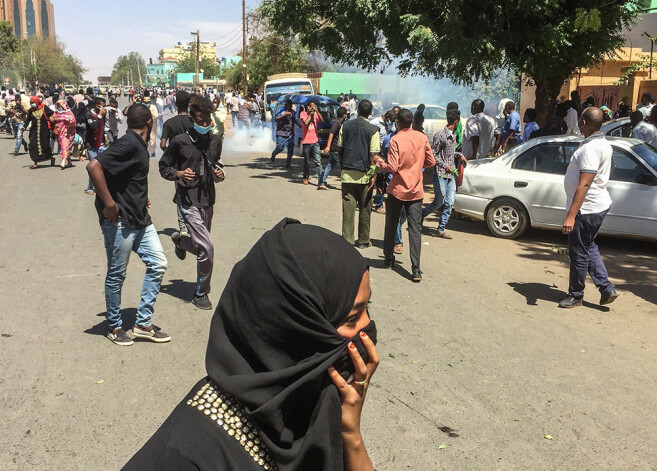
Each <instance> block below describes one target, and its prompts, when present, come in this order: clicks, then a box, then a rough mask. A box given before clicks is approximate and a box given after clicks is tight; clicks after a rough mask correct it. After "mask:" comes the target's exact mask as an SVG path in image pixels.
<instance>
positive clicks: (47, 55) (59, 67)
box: [14, 36, 86, 86]
mask: <svg viewBox="0 0 657 471" xmlns="http://www.w3.org/2000/svg"><path fill="white" fill-rule="evenodd" d="M14 66H15V67H16V68H17V69H18V71H20V72H22V74H23V76H24V77H25V80H26V81H27V82H28V83H30V84H31V85H32V86H34V85H36V84H37V83H40V84H51V85H54V84H57V83H79V82H80V81H81V80H82V75H83V74H84V72H85V71H86V70H85V69H84V68H83V67H82V64H81V63H80V61H79V60H78V59H77V58H76V57H74V56H72V55H71V54H67V53H66V46H65V45H64V44H63V43H61V42H58V41H53V40H52V39H49V38H42V37H40V36H35V37H33V38H30V39H28V40H22V41H21V51H20V53H16V54H14Z"/></svg>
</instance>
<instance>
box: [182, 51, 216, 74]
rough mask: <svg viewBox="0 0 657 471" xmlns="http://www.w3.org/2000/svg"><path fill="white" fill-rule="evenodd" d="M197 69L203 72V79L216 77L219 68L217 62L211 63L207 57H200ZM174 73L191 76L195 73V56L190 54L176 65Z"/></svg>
mask: <svg viewBox="0 0 657 471" xmlns="http://www.w3.org/2000/svg"><path fill="white" fill-rule="evenodd" d="M199 68H200V69H201V70H202V71H203V76H204V77H206V78H207V77H218V76H219V74H220V68H219V65H218V64H217V61H216V60H215V61H212V60H210V59H208V58H207V57H203V56H201V58H200V60H199ZM176 72H177V73H180V74H192V73H195V72H196V56H195V55H194V54H192V53H191V52H190V53H189V54H187V55H185V57H184V58H183V59H181V60H179V61H178V64H176Z"/></svg>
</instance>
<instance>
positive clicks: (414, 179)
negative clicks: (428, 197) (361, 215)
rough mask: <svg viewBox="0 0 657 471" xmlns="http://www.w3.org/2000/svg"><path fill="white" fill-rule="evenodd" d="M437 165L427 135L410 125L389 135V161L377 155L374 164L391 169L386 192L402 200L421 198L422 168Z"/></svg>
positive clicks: (387, 170)
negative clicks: (390, 136)
mask: <svg viewBox="0 0 657 471" xmlns="http://www.w3.org/2000/svg"><path fill="white" fill-rule="evenodd" d="M434 165H436V160H435V159H434V157H433V152H432V151H431V146H430V145H429V139H428V138H427V136H426V135H424V134H423V133H421V132H420V131H414V130H413V129H411V128H408V129H401V130H399V131H397V134H395V135H394V136H393V137H392V139H390V148H389V149H388V161H387V162H386V161H385V160H383V159H381V158H378V159H377V160H376V166H377V167H379V168H380V169H381V170H385V171H386V172H390V173H392V179H391V180H390V183H388V194H391V195H392V196H394V197H395V198H397V199H398V200H401V201H416V200H421V199H422V198H424V186H423V184H422V169H423V168H429V167H433V166H434Z"/></svg>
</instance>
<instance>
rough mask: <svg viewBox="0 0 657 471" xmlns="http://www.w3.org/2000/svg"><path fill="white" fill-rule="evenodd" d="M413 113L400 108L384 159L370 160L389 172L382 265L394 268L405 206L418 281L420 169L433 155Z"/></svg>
mask: <svg viewBox="0 0 657 471" xmlns="http://www.w3.org/2000/svg"><path fill="white" fill-rule="evenodd" d="M412 123H413V113H411V112H410V110H407V109H402V110H400V111H399V114H398V115H397V120H396V122H395V125H396V128H397V134H395V136H394V137H393V138H392V139H390V148H389V150H388V160H387V161H386V160H385V159H383V157H381V156H380V155H375V156H374V158H373V163H374V164H375V165H376V166H377V167H378V168H380V169H381V170H384V171H386V172H390V173H391V174H392V179H391V180H390V182H389V183H388V190H387V193H388V200H387V203H386V228H385V235H384V238H383V255H384V257H385V261H384V265H385V267H386V268H394V265H395V255H394V252H393V250H394V244H395V232H396V230H397V224H398V223H399V214H400V213H401V210H402V208H405V209H406V215H407V217H408V232H409V236H408V238H409V245H410V249H411V250H410V252H411V266H412V269H413V276H412V280H413V281H414V282H416V283H419V282H420V281H422V271H421V270H420V252H421V250H422V201H423V199H424V188H423V185H422V169H424V168H429V167H433V166H434V165H436V160H435V159H434V157H433V152H432V151H431V146H430V145H429V139H428V138H427V136H426V135H425V134H424V133H421V132H419V131H415V130H413V129H411V124H412Z"/></svg>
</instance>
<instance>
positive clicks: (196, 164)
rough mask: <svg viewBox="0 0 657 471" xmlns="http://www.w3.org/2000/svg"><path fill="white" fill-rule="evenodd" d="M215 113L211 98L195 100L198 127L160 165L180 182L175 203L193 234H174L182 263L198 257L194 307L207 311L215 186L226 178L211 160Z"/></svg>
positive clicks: (177, 140)
mask: <svg viewBox="0 0 657 471" xmlns="http://www.w3.org/2000/svg"><path fill="white" fill-rule="evenodd" d="M212 111H213V107H212V102H211V101H210V100H209V99H208V98H204V97H200V96H196V97H194V98H192V100H191V101H190V103H189V114H190V116H191V118H192V120H193V126H194V127H193V129H190V130H189V131H187V132H185V133H184V134H180V135H178V136H176V137H175V138H173V140H172V141H170V145H169V147H167V150H166V151H165V152H164V155H163V156H162V158H161V159H160V164H159V167H160V175H162V177H164V178H165V179H167V180H171V181H175V182H176V194H175V196H174V198H173V201H174V203H176V204H177V205H178V207H179V209H180V212H181V213H182V214H183V217H184V219H185V225H186V226H187V231H188V232H189V236H187V235H184V236H183V235H181V234H180V233H179V232H174V233H173V234H172V235H171V240H172V241H173V243H174V245H175V246H176V256H177V257H178V258H180V259H181V260H182V259H183V258H185V253H186V252H189V253H192V254H194V255H196V260H197V262H198V264H197V267H198V268H197V284H196V291H195V293H194V297H193V298H192V304H194V305H195V306H196V307H198V308H199V309H205V310H209V309H212V303H211V302H210V300H209V299H208V293H209V292H210V281H211V279H212V268H213V265H214V245H213V243H212V238H211V237H210V227H211V225H212V213H213V207H214V202H215V188H214V184H215V182H220V181H223V179H224V171H223V170H222V167H223V164H221V163H220V162H213V161H212V160H211V158H210V140H211V133H210V130H211V129H212V118H211V114H212Z"/></svg>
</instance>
